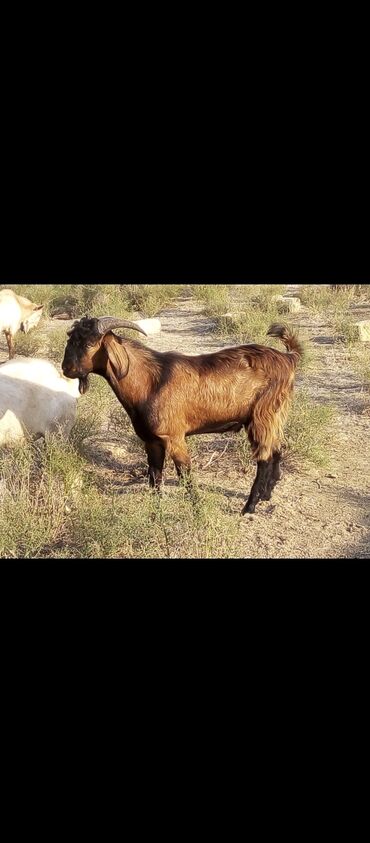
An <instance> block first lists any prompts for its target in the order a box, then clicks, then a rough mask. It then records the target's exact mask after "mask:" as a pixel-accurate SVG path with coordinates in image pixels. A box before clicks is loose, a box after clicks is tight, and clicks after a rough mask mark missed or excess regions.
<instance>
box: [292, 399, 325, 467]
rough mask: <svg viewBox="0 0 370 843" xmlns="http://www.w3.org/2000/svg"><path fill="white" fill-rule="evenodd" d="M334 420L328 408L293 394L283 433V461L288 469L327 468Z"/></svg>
mask: <svg viewBox="0 0 370 843" xmlns="http://www.w3.org/2000/svg"><path fill="white" fill-rule="evenodd" d="M334 418H335V413H334V409H333V408H332V407H329V406H326V405H323V404H319V403H317V402H316V401H313V400H312V398H308V397H307V396H306V395H304V393H303V392H302V391H301V390H297V392H296V394H295V397H294V400H293V403H292V407H291V410H290V413H289V417H288V423H287V426H286V430H285V442H286V454H285V458H286V459H287V461H288V463H290V465H295V466H297V465H302V464H305V465H306V466H310V465H314V466H318V467H327V466H328V465H330V442H331V438H332V435H333V433H332V431H333V427H332V426H333V421H334Z"/></svg>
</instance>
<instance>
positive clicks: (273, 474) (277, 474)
mask: <svg viewBox="0 0 370 843" xmlns="http://www.w3.org/2000/svg"><path fill="white" fill-rule="evenodd" d="M282 477H283V473H282V470H281V451H274V454H273V457H272V461H271V470H270V475H269V477H268V479H267V482H266V489H265V492H264V493H263V494H262V495H261V500H262V501H270V500H271V495H272V493H273V491H274V489H275V486H276V484H277V483H278V482H279V480H281V479H282Z"/></svg>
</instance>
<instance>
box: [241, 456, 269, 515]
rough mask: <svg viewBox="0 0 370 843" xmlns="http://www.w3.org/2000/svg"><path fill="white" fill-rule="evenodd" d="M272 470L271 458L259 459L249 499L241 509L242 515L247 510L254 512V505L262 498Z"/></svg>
mask: <svg viewBox="0 0 370 843" xmlns="http://www.w3.org/2000/svg"><path fill="white" fill-rule="evenodd" d="M271 471H272V460H271V459H270V460H260V461H259V463H258V468H257V476H256V479H255V481H254V483H253V486H252V490H251V493H250V495H249V499H248V501H247V503H246V505H245V507H244V509H243V512H242V515H246V514H247V513H248V512H249V513H253V512H255V509H256V506H257V504H258V503H259V501H260V500H263V497H262V495H263V494H264V493H265V491H266V488H267V484H268V482H269V477H270V472H271Z"/></svg>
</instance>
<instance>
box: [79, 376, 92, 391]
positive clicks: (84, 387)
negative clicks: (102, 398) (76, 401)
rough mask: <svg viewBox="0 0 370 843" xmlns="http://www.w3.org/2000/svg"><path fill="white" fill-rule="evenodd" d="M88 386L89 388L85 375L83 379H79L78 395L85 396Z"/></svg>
mask: <svg viewBox="0 0 370 843" xmlns="http://www.w3.org/2000/svg"><path fill="white" fill-rule="evenodd" d="M89 386H90V384H89V379H88V376H87V375H86V377H84V378H79V385H78V390H79V393H80V395H85V394H86V392H87V390H88V388H89Z"/></svg>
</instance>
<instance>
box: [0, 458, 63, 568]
mask: <svg viewBox="0 0 370 843" xmlns="http://www.w3.org/2000/svg"><path fill="white" fill-rule="evenodd" d="M0 497H1V506H0V557H1V558H4V557H9V558H15V559H19V558H25V559H30V558H37V556H38V555H39V554H40V553H42V551H43V548H45V546H54V545H56V544H58V543H59V542H60V541H64V536H63V530H64V524H65V505H66V501H67V492H66V489H65V486H64V482H63V480H62V479H61V478H60V477H59V476H58V473H54V472H53V471H50V470H49V468H48V466H47V465H46V464H45V459H44V455H43V454H42V453H40V451H37V449H36V448H35V446H34V445H33V444H32V443H30V442H25V443H21V444H18V445H17V446H14V447H12V448H9V449H2V450H1V455H0Z"/></svg>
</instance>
